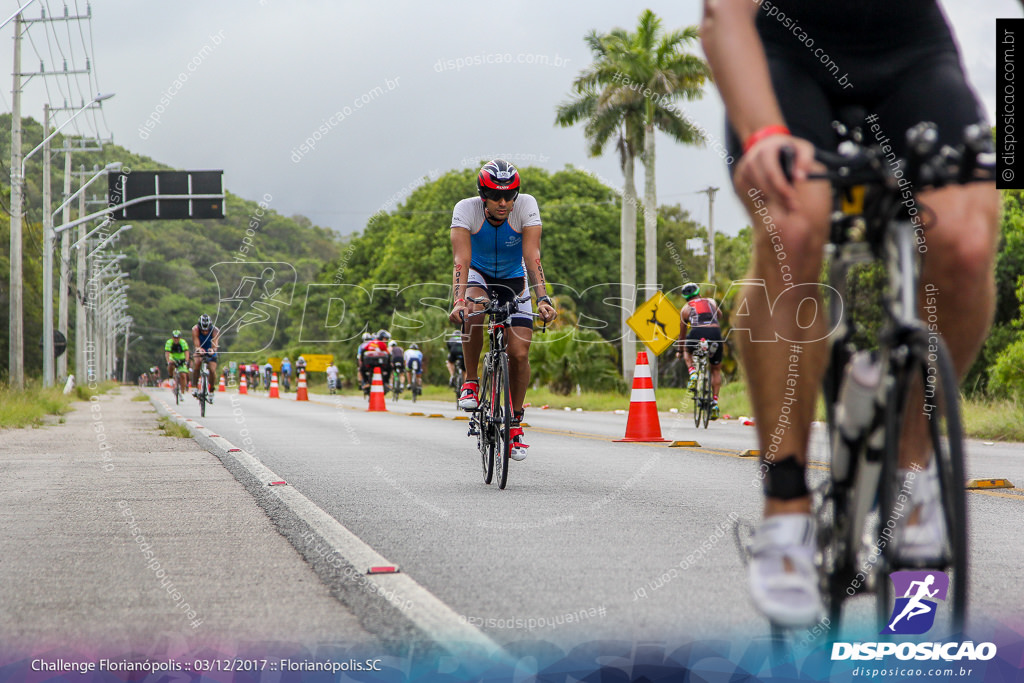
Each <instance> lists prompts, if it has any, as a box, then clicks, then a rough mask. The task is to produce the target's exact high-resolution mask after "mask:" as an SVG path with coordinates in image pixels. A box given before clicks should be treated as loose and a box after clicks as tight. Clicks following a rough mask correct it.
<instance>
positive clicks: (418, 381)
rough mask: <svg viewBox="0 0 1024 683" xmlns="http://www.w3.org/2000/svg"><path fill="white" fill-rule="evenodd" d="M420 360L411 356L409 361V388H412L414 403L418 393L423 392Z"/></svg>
mask: <svg viewBox="0 0 1024 683" xmlns="http://www.w3.org/2000/svg"><path fill="white" fill-rule="evenodd" d="M421 372H422V370H421V366H420V361H419V360H418V359H416V358H413V359H411V360H410V361H409V377H410V378H411V381H410V386H409V388H410V389H412V402H413V403H415V402H416V399H417V398H419V396H420V394H422V393H423V376H422V375H421Z"/></svg>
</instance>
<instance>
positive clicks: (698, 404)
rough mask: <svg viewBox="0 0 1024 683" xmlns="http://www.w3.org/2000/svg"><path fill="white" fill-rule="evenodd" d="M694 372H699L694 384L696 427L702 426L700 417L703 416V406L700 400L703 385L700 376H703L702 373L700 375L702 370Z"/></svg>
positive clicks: (694, 422)
mask: <svg viewBox="0 0 1024 683" xmlns="http://www.w3.org/2000/svg"><path fill="white" fill-rule="evenodd" d="M694 372H696V373H697V381H696V383H695V385H694V388H693V426H694V427H700V418H701V410H702V406H701V402H700V385H701V379H700V378H701V375H700V370H694Z"/></svg>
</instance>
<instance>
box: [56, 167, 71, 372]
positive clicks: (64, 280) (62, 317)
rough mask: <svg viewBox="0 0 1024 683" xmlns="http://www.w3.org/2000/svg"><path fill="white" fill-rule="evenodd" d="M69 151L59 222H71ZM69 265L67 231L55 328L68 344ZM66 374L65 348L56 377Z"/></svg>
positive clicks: (63, 237) (62, 237)
mask: <svg viewBox="0 0 1024 683" xmlns="http://www.w3.org/2000/svg"><path fill="white" fill-rule="evenodd" d="M70 196H71V152H64V200H63V201H64V213H63V214H61V218H62V220H61V223H70V222H71V202H70V201H69V199H68V198H69V197H70ZM70 267H71V240H70V236H69V235H68V231H67V230H65V231H64V232H62V233H61V234H60V295H59V297H58V301H59V304H58V305H57V329H58V330H60V333H61V334H62V335H64V341H65V343H68V344H70V337H68V288H69V286H70V282H68V275H69V272H68V271H69V269H70ZM67 376H68V352H67V350H66V349H65V351H64V353H62V354H61V355H60V358H59V359H58V362H57V379H58V380H59V381H60V382H63V381H64V380H66V379H67Z"/></svg>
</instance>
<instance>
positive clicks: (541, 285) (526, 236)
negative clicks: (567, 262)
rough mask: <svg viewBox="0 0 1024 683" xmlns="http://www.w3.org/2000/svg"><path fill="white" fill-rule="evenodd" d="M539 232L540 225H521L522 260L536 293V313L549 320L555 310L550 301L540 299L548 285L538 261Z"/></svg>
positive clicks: (553, 316)
mask: <svg viewBox="0 0 1024 683" xmlns="http://www.w3.org/2000/svg"><path fill="white" fill-rule="evenodd" d="M540 234H541V226H540V224H537V225H527V226H524V227H523V262H524V263H525V264H526V276H527V279H528V281H529V283H530V287H531V288H532V289H533V293H534V294H535V295H536V297H537V300H538V302H539V303H538V304H537V313H539V314H540V317H541V320H544V321H547V322H550V321H552V320H554V319H555V316H556V315H557V312H556V311H555V307H554V306H552V305H551V302H550V301H540V298H541V297H545V296H547V295H548V285H547V282H546V281H545V279H544V266H542V265H541V262H540Z"/></svg>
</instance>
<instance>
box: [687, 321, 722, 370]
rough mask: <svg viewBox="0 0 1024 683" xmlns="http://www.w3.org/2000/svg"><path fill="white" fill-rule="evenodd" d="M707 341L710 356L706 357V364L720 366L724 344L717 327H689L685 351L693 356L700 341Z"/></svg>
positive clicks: (720, 331) (719, 329) (720, 330)
mask: <svg viewBox="0 0 1024 683" xmlns="http://www.w3.org/2000/svg"><path fill="white" fill-rule="evenodd" d="M701 339H707V340H708V350H709V351H710V352H711V355H710V356H709V357H708V363H710V364H711V365H721V364H722V351H723V350H724V349H725V344H723V343H722V329H721V328H720V327H718V326H717V325H715V326H713V327H691V328H690V331H689V332H687V333H686V342H685V346H686V350H687V351H689V352H690V354H691V355H693V353H694V352H696V351H697V348H698V346H700V340H701Z"/></svg>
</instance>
